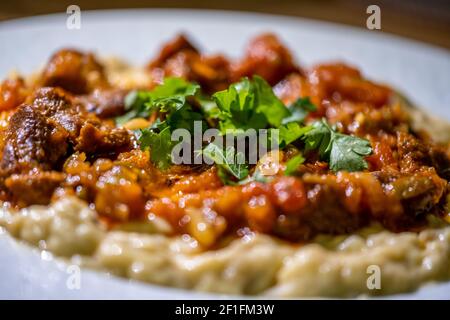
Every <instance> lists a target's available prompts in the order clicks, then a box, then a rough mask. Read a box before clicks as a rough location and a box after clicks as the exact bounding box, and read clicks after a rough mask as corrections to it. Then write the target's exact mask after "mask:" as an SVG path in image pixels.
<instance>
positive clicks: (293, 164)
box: [284, 154, 305, 176]
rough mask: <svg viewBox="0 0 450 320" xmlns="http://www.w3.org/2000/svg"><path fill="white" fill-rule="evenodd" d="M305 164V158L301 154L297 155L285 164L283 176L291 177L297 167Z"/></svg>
mask: <svg viewBox="0 0 450 320" xmlns="http://www.w3.org/2000/svg"><path fill="white" fill-rule="evenodd" d="M303 162H305V158H303V156H302V155H301V154H298V155H296V156H294V157H292V158H291V159H289V160H288V162H286V169H285V170H284V175H285V176H293V175H294V174H295V172H296V171H297V169H298V167H299V166H300V165H301V164H302V163H303Z"/></svg>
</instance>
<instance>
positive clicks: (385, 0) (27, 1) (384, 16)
mask: <svg viewBox="0 0 450 320" xmlns="http://www.w3.org/2000/svg"><path fill="white" fill-rule="evenodd" d="M71 4H76V5H78V6H80V8H81V10H94V9H119V8H194V9H222V10H239V11H250V12H262V13H271V14H282V15H289V16H297V17H305V18H312V19H319V20H325V21H330V22H337V23H342V24H347V25H353V26H356V27H360V28H365V27H366V19H367V17H368V15H367V14H366V8H367V7H368V6H369V5H371V4H376V5H378V6H379V7H380V8H381V25H382V30H381V31H382V32H389V33H393V34H397V35H400V36H404V37H408V38H412V39H416V40H420V41H423V42H428V43H431V44H434V45H438V46H441V47H446V48H450V0H207V1H205V0H124V1H117V0H116V1H113V0H58V1H55V0H53V1H51V0H11V1H9V0H8V1H6V0H1V1H0V21H3V20H7V19H14V18H21V17H27V16H33V15H39V14H47V13H57V12H59V13H64V12H65V11H66V8H67V6H69V5H71Z"/></svg>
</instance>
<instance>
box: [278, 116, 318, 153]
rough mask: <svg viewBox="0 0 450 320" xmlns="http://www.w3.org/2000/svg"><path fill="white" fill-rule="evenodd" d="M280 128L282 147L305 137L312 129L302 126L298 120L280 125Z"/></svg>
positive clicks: (280, 143)
mask: <svg viewBox="0 0 450 320" xmlns="http://www.w3.org/2000/svg"><path fill="white" fill-rule="evenodd" d="M278 130H279V131H278V133H279V145H280V148H285V147H286V146H287V145H289V144H291V143H292V142H294V141H296V140H298V139H300V138H301V137H303V136H304V135H305V134H306V133H307V132H308V131H310V130H311V127H310V126H306V127H302V126H301V125H300V124H299V123H297V122H289V123H288V124H285V125H282V126H280V127H279V128H278Z"/></svg>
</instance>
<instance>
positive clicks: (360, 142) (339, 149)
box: [303, 119, 372, 172]
mask: <svg viewBox="0 0 450 320" xmlns="http://www.w3.org/2000/svg"><path fill="white" fill-rule="evenodd" d="M303 140H304V142H305V149H306V151H310V150H318V151H319V155H320V158H321V159H322V160H324V161H327V162H328V163H329V165H330V169H331V170H333V171H334V172H337V171H342V170H344V171H350V172H351V171H361V170H365V169H367V168H368V165H367V162H366V161H365V160H364V157H365V156H368V155H370V154H371V153H372V148H371V146H370V142H369V141H367V140H365V139H361V138H358V137H355V136H350V135H346V134H342V133H339V132H337V131H336V130H334V129H333V128H331V127H330V125H329V124H328V123H327V122H326V121H325V120H324V119H322V121H317V122H315V123H314V124H313V125H312V129H311V130H309V131H308V132H307V133H305V135H304V136H303Z"/></svg>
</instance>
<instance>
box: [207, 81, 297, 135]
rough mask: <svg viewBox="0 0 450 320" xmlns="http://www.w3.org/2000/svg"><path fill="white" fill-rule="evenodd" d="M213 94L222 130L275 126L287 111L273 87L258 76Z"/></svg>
mask: <svg viewBox="0 0 450 320" xmlns="http://www.w3.org/2000/svg"><path fill="white" fill-rule="evenodd" d="M213 98H214V100H215V102H216V104H217V107H218V109H219V111H220V112H219V113H218V115H217V117H218V119H219V128H220V130H221V131H222V133H227V132H239V131H244V130H246V129H256V130H257V129H263V128H267V127H268V126H269V125H270V126H273V127H278V126H279V125H281V122H282V120H283V119H284V118H285V117H288V116H289V115H290V112H289V110H288V109H287V108H286V107H285V106H284V104H283V103H282V102H281V101H280V100H279V99H278V98H277V97H276V96H275V94H274V93H273V91H272V87H270V85H269V84H268V83H267V82H266V81H265V80H264V79H262V78H261V77H258V76H254V77H253V80H252V81H250V80H249V79H247V78H244V79H243V80H242V81H240V82H237V83H234V84H232V85H231V86H230V87H229V88H228V89H227V90H223V91H219V92H216V93H215V94H214V95H213ZM227 130H228V131H227Z"/></svg>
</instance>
